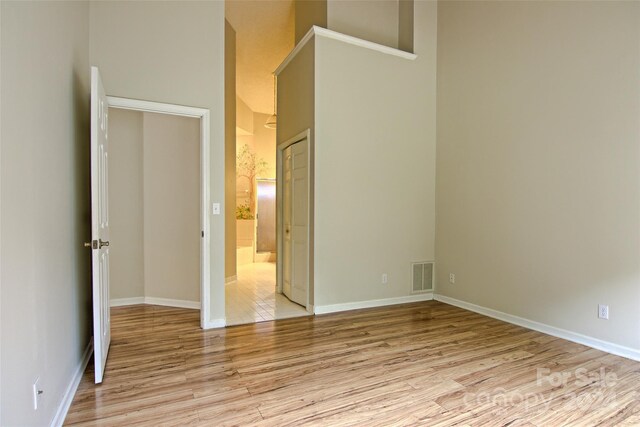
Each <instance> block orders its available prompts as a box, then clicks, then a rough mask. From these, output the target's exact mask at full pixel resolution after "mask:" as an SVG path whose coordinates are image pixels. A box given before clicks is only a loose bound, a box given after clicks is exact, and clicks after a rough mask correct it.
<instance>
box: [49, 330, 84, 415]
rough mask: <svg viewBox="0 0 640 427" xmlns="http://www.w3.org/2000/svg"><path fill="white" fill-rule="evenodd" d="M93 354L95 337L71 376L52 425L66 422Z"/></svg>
mask: <svg viewBox="0 0 640 427" xmlns="http://www.w3.org/2000/svg"><path fill="white" fill-rule="evenodd" d="M92 354H93V337H91V339H90V340H89V344H87V347H86V348H85V350H84V354H83V355H82V359H81V360H80V364H79V365H78V366H77V367H76V370H75V372H74V373H73V377H71V381H70V382H69V385H68V386H67V390H66V391H65V393H64V396H63V397H62V401H61V402H60V405H59V406H58V410H57V411H56V415H55V416H54V417H53V420H51V427H61V426H62V424H64V419H65V418H66V417H67V412H69V408H70V407H71V402H73V397H74V396H75V395H76V390H77V389H78V385H79V384H80V380H82V375H84V370H85V369H86V368H87V365H88V364H89V359H91V355H92Z"/></svg>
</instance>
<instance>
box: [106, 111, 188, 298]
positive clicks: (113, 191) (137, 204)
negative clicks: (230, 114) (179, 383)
mask: <svg viewBox="0 0 640 427" xmlns="http://www.w3.org/2000/svg"><path fill="white" fill-rule="evenodd" d="M109 113H110V122H109V132H110V147H109V155H110V158H111V161H110V163H109V198H110V199H109V203H110V216H111V243H112V244H111V269H110V279H111V283H110V287H111V299H120V298H136V297H137V298H140V297H148V298H165V299H173V300H179V301H192V302H199V301H200V237H199V234H200V208H199V206H200V121H199V119H193V118H187V117H180V116H172V115H168V114H151V113H141V112H137V111H129V110H120V109H116V108H111V109H110V110H109Z"/></svg>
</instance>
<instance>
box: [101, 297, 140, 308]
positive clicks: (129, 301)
mask: <svg viewBox="0 0 640 427" xmlns="http://www.w3.org/2000/svg"><path fill="white" fill-rule="evenodd" d="M138 304H144V297H133V298H114V299H112V300H110V301H109V305H110V306H111V307H123V306H126V305H138Z"/></svg>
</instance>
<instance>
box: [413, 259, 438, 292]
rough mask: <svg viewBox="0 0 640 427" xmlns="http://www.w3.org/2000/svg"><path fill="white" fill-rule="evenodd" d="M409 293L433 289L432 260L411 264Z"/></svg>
mask: <svg viewBox="0 0 640 427" xmlns="http://www.w3.org/2000/svg"><path fill="white" fill-rule="evenodd" d="M411 283H412V285H411V293H419V292H432V291H433V262H431V261H427V262H414V263H412V264H411Z"/></svg>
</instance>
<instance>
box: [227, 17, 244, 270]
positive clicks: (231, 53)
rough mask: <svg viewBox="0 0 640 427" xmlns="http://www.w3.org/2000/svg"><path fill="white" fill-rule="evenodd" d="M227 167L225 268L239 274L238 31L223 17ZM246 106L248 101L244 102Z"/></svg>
mask: <svg viewBox="0 0 640 427" xmlns="http://www.w3.org/2000/svg"><path fill="white" fill-rule="evenodd" d="M224 25H225V27H224V43H225V46H224V110H225V116H224V167H225V184H224V185H225V191H224V203H225V238H224V240H225V242H224V247H225V257H224V262H225V268H224V276H225V280H226V278H233V277H234V276H235V275H236V123H237V120H236V100H237V96H236V32H235V31H234V29H233V27H232V26H231V24H229V22H228V21H226V20H225V21H224ZM245 106H246V105H245Z"/></svg>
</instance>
